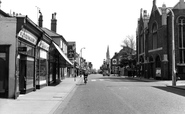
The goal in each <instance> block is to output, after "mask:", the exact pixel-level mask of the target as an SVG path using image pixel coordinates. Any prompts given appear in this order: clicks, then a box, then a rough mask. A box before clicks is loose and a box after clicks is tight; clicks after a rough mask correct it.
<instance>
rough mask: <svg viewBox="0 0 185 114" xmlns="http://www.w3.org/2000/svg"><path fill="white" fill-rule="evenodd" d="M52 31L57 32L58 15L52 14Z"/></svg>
mask: <svg viewBox="0 0 185 114" xmlns="http://www.w3.org/2000/svg"><path fill="white" fill-rule="evenodd" d="M51 31H53V32H57V19H56V13H53V14H52V19H51Z"/></svg>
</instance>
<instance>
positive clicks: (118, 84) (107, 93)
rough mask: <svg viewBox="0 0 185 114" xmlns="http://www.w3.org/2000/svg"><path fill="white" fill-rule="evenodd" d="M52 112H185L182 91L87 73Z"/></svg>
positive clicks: (143, 113) (137, 113) (169, 113)
mask: <svg viewBox="0 0 185 114" xmlns="http://www.w3.org/2000/svg"><path fill="white" fill-rule="evenodd" d="M55 114H185V90H181V89H176V88H171V87H166V85H165V84H163V83H161V82H160V83H158V82H145V81H139V80H133V79H130V78H126V77H115V76H110V77H108V76H104V77H103V76H102V75H100V74H93V75H90V76H89V78H88V83H87V84H86V85H84V84H83V82H81V83H80V84H78V85H77V87H76V89H74V91H73V92H71V93H70V95H69V96H68V98H67V99H66V100H65V101H64V102H62V103H61V104H60V106H59V108H58V109H57V110H56V111H55Z"/></svg>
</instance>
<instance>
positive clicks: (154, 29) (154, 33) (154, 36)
mask: <svg viewBox="0 0 185 114" xmlns="http://www.w3.org/2000/svg"><path fill="white" fill-rule="evenodd" d="M157 42H158V36H157V24H156V23H154V24H153V25H152V47H153V49H156V48H157Z"/></svg>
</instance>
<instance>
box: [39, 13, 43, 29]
mask: <svg viewBox="0 0 185 114" xmlns="http://www.w3.org/2000/svg"><path fill="white" fill-rule="evenodd" d="M39 13H40V15H39V20H38V21H39V27H42V22H43V16H42V13H41V12H40V10H39Z"/></svg>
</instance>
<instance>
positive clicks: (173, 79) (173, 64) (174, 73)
mask: <svg viewBox="0 0 185 114" xmlns="http://www.w3.org/2000/svg"><path fill="white" fill-rule="evenodd" d="M166 9H168V10H169V11H170V12H171V14H172V86H176V70H175V40H174V13H173V11H172V9H170V8H166Z"/></svg>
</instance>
